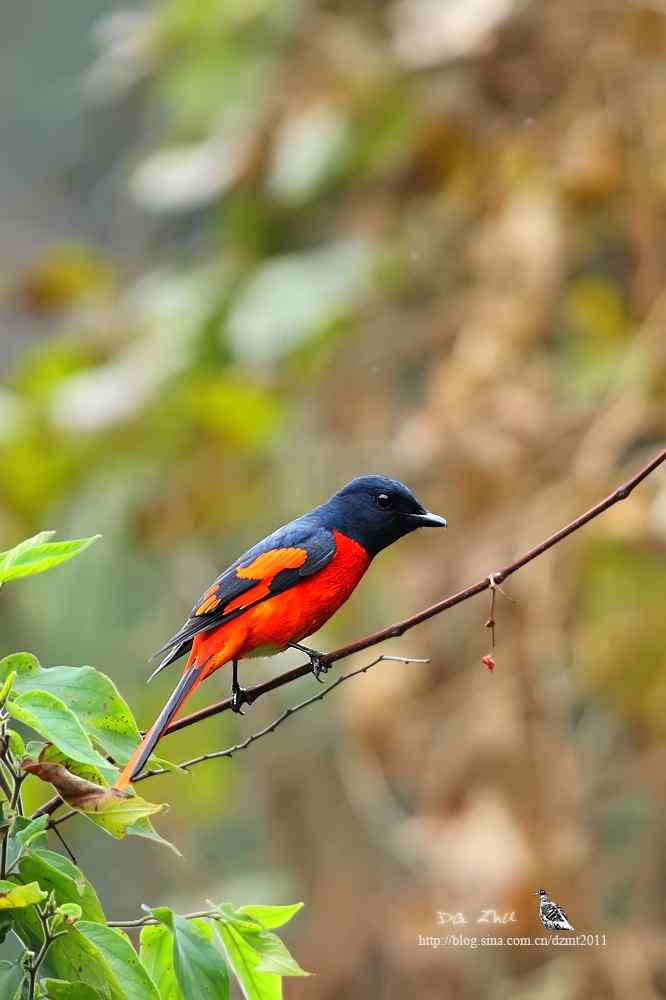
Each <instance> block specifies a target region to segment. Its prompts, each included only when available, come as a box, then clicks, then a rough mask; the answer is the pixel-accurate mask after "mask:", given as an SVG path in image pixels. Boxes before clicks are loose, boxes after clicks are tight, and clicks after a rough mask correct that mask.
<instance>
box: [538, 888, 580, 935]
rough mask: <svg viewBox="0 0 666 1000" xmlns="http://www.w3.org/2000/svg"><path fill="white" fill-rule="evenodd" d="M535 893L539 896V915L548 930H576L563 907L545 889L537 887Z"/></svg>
mask: <svg viewBox="0 0 666 1000" xmlns="http://www.w3.org/2000/svg"><path fill="white" fill-rule="evenodd" d="M534 895H535V896H538V897H539V917H540V918H541V923H542V924H543V926H544V927H545V928H546V930H547V931H572V930H574V927H572V925H571V924H570V923H569V921H568V919H567V915H566V913H565V912H564V910H563V909H562V907H561V906H558V905H557V903H554V902H553V900H552V899H550V898H549V896H548V893H547V892H546V890H545V889H537V891H536V892H535V893H534Z"/></svg>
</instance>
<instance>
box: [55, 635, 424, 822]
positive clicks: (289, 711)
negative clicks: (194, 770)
mask: <svg viewBox="0 0 666 1000" xmlns="http://www.w3.org/2000/svg"><path fill="white" fill-rule="evenodd" d="M389 660H390V661H391V662H393V663H429V662H430V660H427V659H422V658H417V657H415V656H387V655H385V654H384V653H382V654H381V656H377V657H375V659H374V660H371V661H370V663H366V665H365V666H364V667H357V668H356V670H350V671H349V673H346V674H340V676H339V677H338V678H337V679H336V680H334V681H333V682H332V683H331V684H327V685H326V687H323V688H321V689H320V690H319V691H317V693H316V694H313V695H310V697H309V698H305V699H304V701H299V702H298V704H297V705H291V706H290V707H289V708H285V710H284V712H281V713H280V715H278V717H277V718H276V719H273V721H272V722H269V723H268V725H267V726H264V728H263V729H260V730H259V731H258V732H256V733H252V735H251V736H248V737H247V738H246V739H244V740H242V741H241V742H240V743H234V745H233V746H231V747H227V748H226V749H225V750H213V751H211V752H209V753H202V754H199V755H198V756H197V757H192V758H191V759H190V760H184V761H181V763H180V764H179V765H178V767H180V768H182V769H183V770H185V771H187V770H189V768H190V767H194V766H195V765H196V764H203V762H204V761H205V760H217V758H218V757H233V756H234V754H237V753H239V752H240V751H241V750H247V748H248V747H249V746H252V744H253V743H256V742H257V740H260V739H261V738H262V736H268V734H269V733H274V732H275V730H276V729H277V728H278V726H281V725H282V723H283V722H286V721H287V719H290V718H291V717H292V715H296V713H297V712H301V711H302V710H303V709H304V708H308V707H309V706H310V705H314V703H315V702H316V701H322V700H323V699H324V698H325V697H326V695H327V694H330V693H331V691H335V689H336V688H338V687H340V685H341V684H344V682H345V681H348V680H351V678H352V677H358V676H359V674H367V672H368V670H371V669H372V667H376V666H377V664H378V663H386V662H387V661H389ZM172 773H173V769H172V768H170V767H156V768H154V769H153V770H152V771H142V773H141V774H140V775H138V777H136V778H135V779H134V784H135V785H136V783H137V781H144V780H145V779H146V778H154V777H155V776H156V775H158V774H172ZM70 815H71V814H70V813H68V814H67V815H66V816H63V817H62V819H60V820H55V823H62V821H63V819H68V818H69V816H70Z"/></svg>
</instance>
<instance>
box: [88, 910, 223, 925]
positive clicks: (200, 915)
mask: <svg viewBox="0 0 666 1000" xmlns="http://www.w3.org/2000/svg"><path fill="white" fill-rule="evenodd" d="M217 915H218V914H217V911H216V910H199V911H197V912H196V913H184V914H183V919H184V920H204V919H205V918H206V917H216V916H217ZM152 924H159V920H157V919H156V918H155V917H150V916H145V917H137V918H136V920H107V922H106V926H107V927H149V926H151V925H152Z"/></svg>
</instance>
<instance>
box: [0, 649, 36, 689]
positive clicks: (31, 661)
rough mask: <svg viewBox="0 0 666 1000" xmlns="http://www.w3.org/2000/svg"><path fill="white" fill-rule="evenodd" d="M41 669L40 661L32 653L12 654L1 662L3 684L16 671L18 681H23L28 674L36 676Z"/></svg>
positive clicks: (0, 675)
mask: <svg viewBox="0 0 666 1000" xmlns="http://www.w3.org/2000/svg"><path fill="white" fill-rule="evenodd" d="M41 669H42V668H41V667H40V665H39V660H38V659H37V657H36V656H33V655H32V653H10V654H9V656H5V658H4V659H3V660H0V678H1V679H2V683H3V684H4V683H5V681H6V680H7V678H8V677H9V676H10V675H11V674H12V673H13V672H14V671H16V674H17V679H18V678H20V679H22V680H23V679H24V678H25V677H26V676H27V675H28V674H34V673H36V672H37V671H38V670H41Z"/></svg>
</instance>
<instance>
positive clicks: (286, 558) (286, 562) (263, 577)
mask: <svg viewBox="0 0 666 1000" xmlns="http://www.w3.org/2000/svg"><path fill="white" fill-rule="evenodd" d="M307 558H308V553H307V550H306V549H301V548H285V549H271V551H270V552H262V554H261V555H260V556H257V558H256V559H255V560H254V561H253V562H251V563H250V565H249V566H241V567H239V569H237V570H236V576H239V577H241V579H246V580H256V581H257V585H256V587H251V588H250V590H246V591H245V592H244V593H243V594H241V595H240V597H237V598H235V599H234V600H233V601H230V602H229V603H228V604H226V605H225V608H224V610H225V613H226V612H228V611H234V610H235V609H236V608H243V607H245V605H246V604H253V603H254V602H255V601H258V600H260V599H261V598H262V597H266V595H267V594H268V593H269V592H270V587H271V583H272V581H273V579H274V577H275V576H277V574H278V573H281V572H282V570H285V569H298V568H299V567H300V566H302V565H303V563H304V562H305V560H306V559H307Z"/></svg>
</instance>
